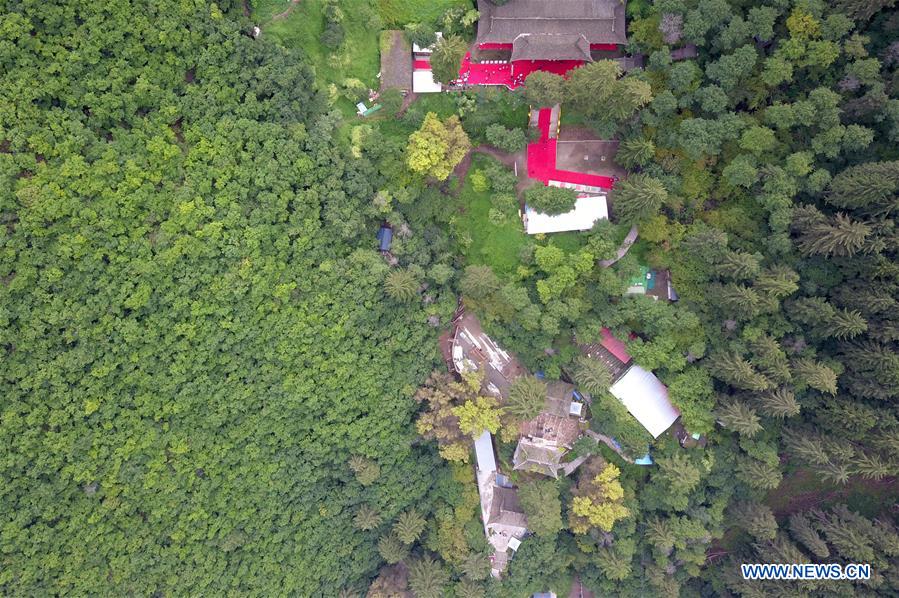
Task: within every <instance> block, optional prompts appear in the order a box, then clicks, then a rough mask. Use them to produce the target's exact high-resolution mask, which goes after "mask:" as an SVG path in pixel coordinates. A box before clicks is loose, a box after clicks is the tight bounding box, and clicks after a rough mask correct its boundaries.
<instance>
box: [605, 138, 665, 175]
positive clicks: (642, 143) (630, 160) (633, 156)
mask: <svg viewBox="0 0 899 598" xmlns="http://www.w3.org/2000/svg"><path fill="white" fill-rule="evenodd" d="M655 152H656V147H655V144H653V142H652V141H651V140H649V139H644V138H642V137H638V138H636V139H626V140H624V141H622V142H621V144H620V145H619V146H618V153H616V154H615V161H616V162H618V163H619V164H621V165H622V166H624V167H625V168H634V167H635V166H645V165H646V164H648V163H649V161H650V160H652V158H653V156H654V155H655Z"/></svg>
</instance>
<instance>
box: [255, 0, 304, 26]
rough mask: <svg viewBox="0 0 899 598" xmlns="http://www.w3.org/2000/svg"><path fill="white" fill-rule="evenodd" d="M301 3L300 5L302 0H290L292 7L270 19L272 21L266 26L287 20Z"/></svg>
mask: <svg viewBox="0 0 899 598" xmlns="http://www.w3.org/2000/svg"><path fill="white" fill-rule="evenodd" d="M299 3H300V0H290V6H288V7H287V10H285V11H283V12H279V13H278V14H276V15H274V16H272V18H270V19H269V20H268V21H267V22H266V23H265V25H271V24H272V23H274V22H275V21H281V20H284V19H286V18H287V17H289V16H290V13H292V12H293V9H294V8H296V7H297V5H298V4H299ZM265 25H263V27H264V26H265Z"/></svg>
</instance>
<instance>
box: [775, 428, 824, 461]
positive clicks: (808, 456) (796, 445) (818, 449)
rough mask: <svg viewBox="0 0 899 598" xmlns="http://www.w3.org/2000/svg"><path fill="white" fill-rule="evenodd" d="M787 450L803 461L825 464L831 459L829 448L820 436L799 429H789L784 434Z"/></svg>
mask: <svg viewBox="0 0 899 598" xmlns="http://www.w3.org/2000/svg"><path fill="white" fill-rule="evenodd" d="M784 441H785V442H786V446H787V450H789V452H790V453H792V454H793V455H794V456H796V457H798V459H799V461H801V462H803V463H811V464H813V465H824V464H825V463H827V462H828V461H829V458H828V456H827V450H826V448H825V446H824V443H823V442H822V441H821V439H820V438H818V437H816V436H814V435H811V434H808V433H804V432H797V431H787V432H786V433H785V434H784Z"/></svg>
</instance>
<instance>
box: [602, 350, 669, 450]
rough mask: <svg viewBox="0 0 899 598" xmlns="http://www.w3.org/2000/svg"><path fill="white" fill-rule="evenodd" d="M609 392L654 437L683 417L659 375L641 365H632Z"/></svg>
mask: <svg viewBox="0 0 899 598" xmlns="http://www.w3.org/2000/svg"><path fill="white" fill-rule="evenodd" d="M609 392H611V393H612V395H613V396H614V397H615V398H617V399H618V400H619V401H621V403H622V404H623V405H624V406H625V407H626V408H627V410H628V411H629V412H630V414H631V415H633V416H634V417H635V418H636V419H637V421H638V422H640V424H642V425H643V427H644V428H646V430H647V431H648V432H649V433H650V434H652V437H653V438H658V437H659V436H661V435H662V433H664V432H665V430H667V429H668V428H670V427H671V424H673V423H674V422H675V420H676V419H677V418H678V417H680V412H679V411H678V410H677V408H676V407H675V406H674V405H672V404H671V401H669V400H668V388H667V387H666V386H665V385H664V384H662V381H661V380H659V379H658V378H656V376H655V374H653V373H652V372H649V371H647V370H644V369H643V368H641V367H640V366H638V365H632V366H631V367H630V368H629V369H628V370H627V372H625V374H624V375H623V376H622V377H621V378H619V379H618V381H617V382H615V384H613V385H612V386H611V388H609Z"/></svg>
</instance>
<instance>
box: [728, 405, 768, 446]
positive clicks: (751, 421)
mask: <svg viewBox="0 0 899 598" xmlns="http://www.w3.org/2000/svg"><path fill="white" fill-rule="evenodd" d="M717 415H718V420H719V421H720V422H721V424H722V425H723V426H724V427H726V428H728V429H731V430H734V431H735V432H737V433H738V434H739V435H740V436H745V437H747V438H752V437H753V436H755V435H756V434H758V433H759V432H760V431H761V429H762V425H761V424H760V423H759V417H758V415H756V413H755V410H754V409H752V408H751V407H749V406H748V405H746V404H745V403H742V402H740V401H731V402H730V403H726V404H724V405H722V406H721V407H720V408H719V409H718V413H717Z"/></svg>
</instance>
